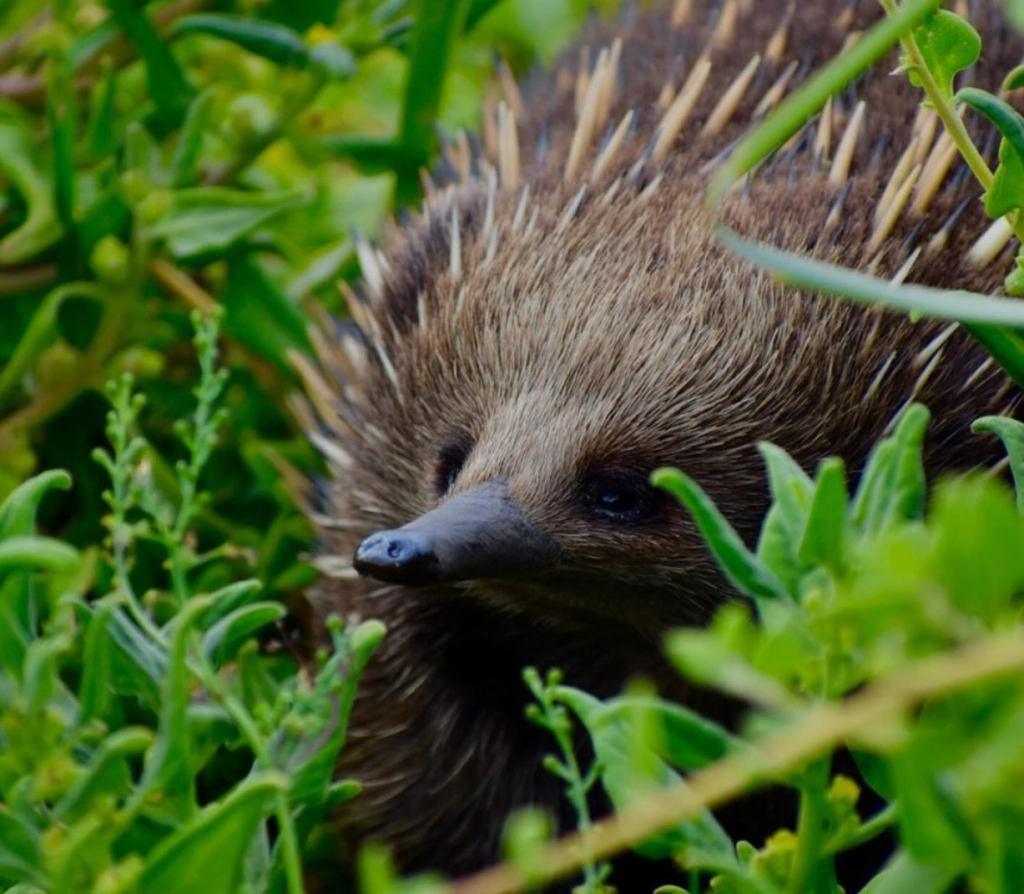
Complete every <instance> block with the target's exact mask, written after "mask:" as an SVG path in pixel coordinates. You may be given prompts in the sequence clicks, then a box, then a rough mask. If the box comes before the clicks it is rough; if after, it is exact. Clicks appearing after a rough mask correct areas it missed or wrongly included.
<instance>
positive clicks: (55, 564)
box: [0, 537, 79, 572]
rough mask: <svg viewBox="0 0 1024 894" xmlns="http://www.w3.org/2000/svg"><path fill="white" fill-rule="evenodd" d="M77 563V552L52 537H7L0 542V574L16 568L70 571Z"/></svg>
mask: <svg viewBox="0 0 1024 894" xmlns="http://www.w3.org/2000/svg"><path fill="white" fill-rule="evenodd" d="M78 562H79V555H78V550H76V549H75V548H74V547H73V546H71V545H69V544H67V543H64V541H62V540H54V539H53V538H52V537H9V538H8V539H7V540H3V541H0V572H3V571H7V570H9V569H11V568H18V567H22V568H36V569H40V570H45V571H71V570H72V569H73V568H75V567H76V566H77V564H78Z"/></svg>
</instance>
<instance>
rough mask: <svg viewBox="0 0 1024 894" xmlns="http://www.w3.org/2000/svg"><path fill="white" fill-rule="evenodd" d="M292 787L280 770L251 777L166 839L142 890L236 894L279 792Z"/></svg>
mask: <svg viewBox="0 0 1024 894" xmlns="http://www.w3.org/2000/svg"><path fill="white" fill-rule="evenodd" d="M287 788H288V780H287V779H286V778H285V777H284V776H282V775H280V774H276V773H275V774H270V773H262V774H259V775H257V776H251V777H249V779H247V780H246V781H245V782H243V783H242V784H241V785H240V786H238V788H236V789H235V791H234V792H232V793H231V794H230V795H228V796H227V798H225V799H224V800H222V801H219V802H217V803H216V804H215V805H214V806H212V807H208V808H207V809H205V810H204V811H203V812H202V813H201V814H199V815H198V816H197V817H196V818H195V819H194V820H193V821H191V822H189V823H188V824H187V825H185V826H184V827H183V828H182V829H181V831H179V832H177V833H175V834H174V835H171V836H170V837H169V838H167V839H165V840H164V841H163V842H161V843H160V844H159V845H158V846H157V847H156V848H154V850H153V851H152V853H151V854H150V855H149V858H148V859H147V860H146V865H145V866H144V867H143V869H142V872H141V873H140V875H139V879H138V884H137V890H139V891H152V892H157V891H159V892H160V894H196V892H199V891H201V892H202V894H236V892H237V891H238V886H239V883H240V881H241V879H242V870H243V866H244V861H245V856H246V853H247V852H248V850H249V846H250V845H251V843H252V841H253V839H254V837H255V836H256V832H257V830H258V829H259V827H260V824H261V823H262V822H263V820H264V819H265V818H266V816H267V815H268V814H269V812H270V806H271V802H272V799H273V798H274V796H275V795H276V794H277V793H279V792H282V791H286V790H287Z"/></svg>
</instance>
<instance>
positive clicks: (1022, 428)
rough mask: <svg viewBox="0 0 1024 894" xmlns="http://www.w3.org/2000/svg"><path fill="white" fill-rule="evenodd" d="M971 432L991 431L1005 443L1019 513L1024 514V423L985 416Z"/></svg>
mask: <svg viewBox="0 0 1024 894" xmlns="http://www.w3.org/2000/svg"><path fill="white" fill-rule="evenodd" d="M971 431H976V432H977V431H990V432H992V433H993V434H996V435H998V436H999V439H1000V440H1001V441H1002V442H1003V447H1005V448H1006V455H1007V456H1008V457H1009V459H1010V472H1011V473H1012V474H1013V484H1014V488H1015V489H1016V492H1017V511H1018V512H1020V513H1022V514H1024V422H1018V421H1017V420H1016V419H1011V418H1009V417H1008V416H983V417H982V418H981V419H978V420H977V421H976V422H975V423H974V425H972V426H971Z"/></svg>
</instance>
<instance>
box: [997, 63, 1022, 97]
mask: <svg viewBox="0 0 1024 894" xmlns="http://www.w3.org/2000/svg"><path fill="white" fill-rule="evenodd" d="M1021 87H1024V65H1018V66H1017V67H1016V68H1013V69H1011V70H1010V73H1009V74H1008V75H1007V76H1006V77H1005V78H1003V86H1002V90H1003V91H1005V92H1007V93H1008V92H1010V91H1011V90H1019V89H1020V88H1021Z"/></svg>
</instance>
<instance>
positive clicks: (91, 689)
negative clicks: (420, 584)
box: [78, 602, 114, 725]
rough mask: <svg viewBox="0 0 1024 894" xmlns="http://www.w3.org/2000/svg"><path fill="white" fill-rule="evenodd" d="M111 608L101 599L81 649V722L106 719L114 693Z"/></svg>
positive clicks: (79, 696) (88, 626)
mask: <svg viewBox="0 0 1024 894" xmlns="http://www.w3.org/2000/svg"><path fill="white" fill-rule="evenodd" d="M113 612H114V609H113V606H112V605H111V604H110V603H109V602H100V604H99V605H97V606H96V608H95V610H94V611H93V613H92V614H91V615H90V617H89V620H88V625H87V627H86V630H85V646H84V647H83V650H82V680H81V682H80V683H79V684H78V704H79V709H80V711H81V714H80V716H79V722H80V723H81V724H82V725H85V724H87V723H89V721H91V720H93V719H96V718H99V719H102V718H105V717H106V716H107V712H108V711H109V710H110V706H111V703H112V701H113V695H114V681H113V676H114V671H113V655H112V653H113V651H114V650H113V649H111V648H110V639H109V637H110V634H109V633H108V632H107V628H108V627H109V626H110V618H111V616H112V615H113Z"/></svg>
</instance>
